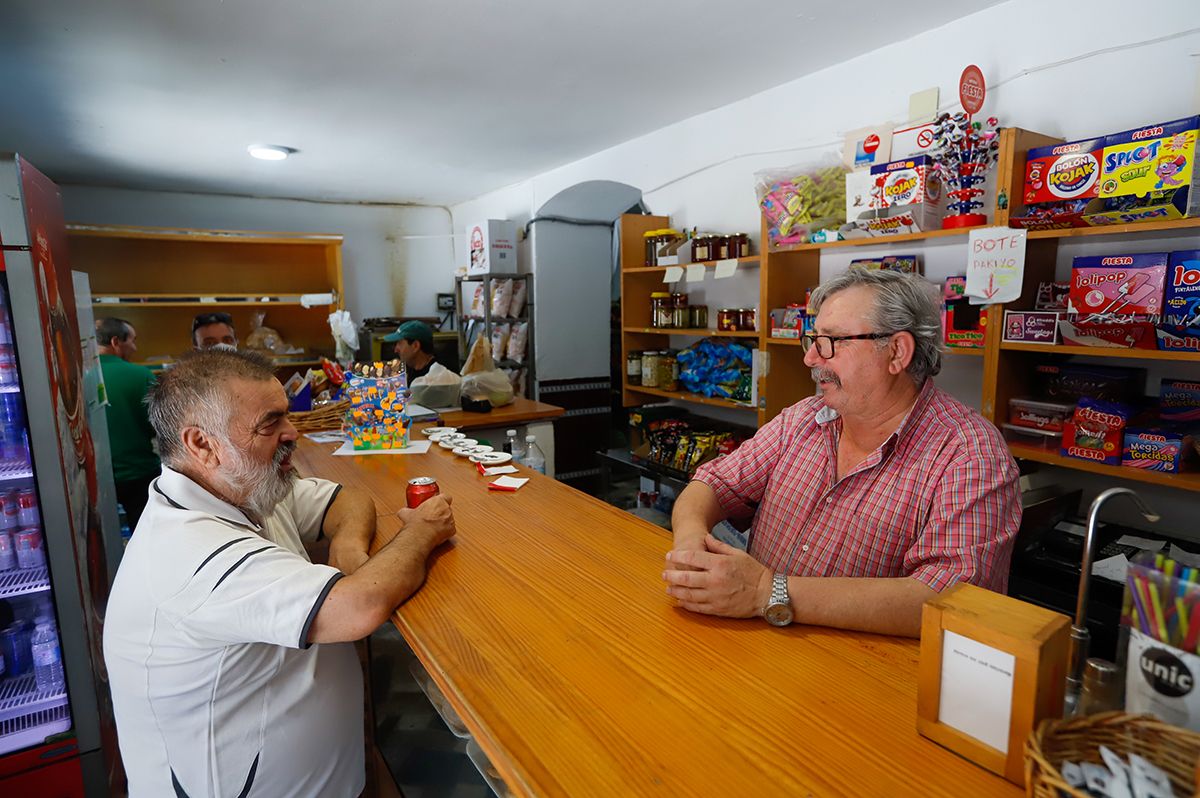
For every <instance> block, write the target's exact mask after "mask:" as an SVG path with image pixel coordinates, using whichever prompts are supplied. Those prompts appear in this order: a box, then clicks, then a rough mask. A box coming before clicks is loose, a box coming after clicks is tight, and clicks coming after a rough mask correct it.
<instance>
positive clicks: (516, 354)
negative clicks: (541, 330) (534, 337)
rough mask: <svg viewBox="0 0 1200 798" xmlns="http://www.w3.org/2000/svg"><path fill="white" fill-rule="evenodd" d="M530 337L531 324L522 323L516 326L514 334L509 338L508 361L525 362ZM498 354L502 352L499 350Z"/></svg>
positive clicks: (513, 329) (514, 326)
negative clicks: (526, 347) (526, 346)
mask: <svg viewBox="0 0 1200 798" xmlns="http://www.w3.org/2000/svg"><path fill="white" fill-rule="evenodd" d="M528 337H529V322H521V323H520V324H514V325H513V327H512V332H511V333H510V334H509V336H508V349H507V350H506V351H507V353H508V359H509V360H514V361H516V362H517V363H524V362H525V345H526V343H527V339H528ZM496 351H497V352H499V351H501V350H499V349H497V350H496Z"/></svg>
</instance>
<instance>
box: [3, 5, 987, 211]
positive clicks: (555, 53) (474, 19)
mask: <svg viewBox="0 0 1200 798" xmlns="http://www.w3.org/2000/svg"><path fill="white" fill-rule="evenodd" d="M998 2H999V0H926V2H923V3H920V4H909V5H906V6H904V8H903V10H901V9H900V8H899V7H898V6H897V4H896V3H895V2H893V1H892V0H857V1H856V2H845V1H843V2H832V1H831V0H826V1H825V2H820V3H817V2H792V3H788V2H779V0H725V1H724V2H722V0H641V1H640V2H637V1H635V0H596V1H594V2H584V0H508V2H499V1H498V0H336V2H331V1H329V0H325V2H317V0H304V1H300V0H290V2H289V0H2V2H0V150H6V149H7V150H18V151H20V152H22V153H24V154H25V155H26V157H28V158H29V159H30V160H31V161H33V162H34V163H35V164H36V165H38V166H39V168H41V169H42V170H43V171H45V172H47V173H48V174H50V175H51V177H53V178H54V179H56V180H58V181H60V182H65V183H87V184H95V185H108V186H126V187H132V188H146V189H161V190H179V191H200V192H218V193H236V194H249V195H256V196H274V197H302V198H307V199H326V200H356V201H375V202H412V203H422V204H435V205H449V204H453V203H456V202H460V201H463V200H466V199H470V198H472V197H475V196H478V195H480V194H484V193H486V192H488V191H491V190H493V189H496V188H500V187H502V186H505V185H508V184H510V183H514V182H517V181H519V180H522V179H525V178H527V177H531V176H533V175H535V174H538V173H540V172H543V171H546V170H547V169H551V168H553V167H555V166H559V165H561V164H564V163H569V162H571V161H574V160H576V159H579V158H581V157H584V156H586V155H589V154H591V153H594V152H597V151H599V150H602V149H605V148H607V147H610V146H613V145H615V144H618V143H620V142H622V141H626V140H628V139H631V138H634V137H636V136H639V135H641V134H644V133H647V132H650V131H652V130H655V129H657V128H660V127H662V126H664V125H667V124H670V123H672V122H675V121H678V120H680V119H684V118H687V117H689V116H693V115H695V114H698V113H701V112H703V111H706V110H709V109H712V108H716V107H719V106H721V105H725V104H727V103H729V102H732V101H734V100H737V99H740V98H742V97H746V96H748V95H751V94H754V93H756V92H758V91H762V90H764V89H767V88H770V87H772V86H777V85H779V84H781V83H785V82H787V81H789V80H792V79H795V78H798V77H800V76H802V75H805V74H808V73H810V72H813V71H815V70H818V69H820V68H822V67H824V66H828V65H830V64H834V63H838V62H841V61H845V60H847V59H849V58H852V57H853V56H855V55H858V54H860V53H864V52H868V51H870V50H872V49H875V48H877V47H879V46H881V45H884V44H888V43H890V42H893V41H897V40H901V39H903V38H905V37H907V36H910V35H912V34H914V33H916V32H919V31H922V30H926V29H928V28H930V27H936V26H938V25H941V24H944V23H945V22H948V21H950V20H952V19H955V18H958V17H962V16H965V15H967V14H970V13H974V12H975V11H978V10H980V9H982V8H985V7H987V6H992V5H997V4H998ZM884 20H886V24H882V23H883V22H884ZM853 88H854V87H852V86H847V87H843V89H845V90H847V91H853ZM913 88H914V89H915V88H920V87H913ZM256 142H264V143H271V144H282V145H286V146H290V147H295V148H297V149H298V150H300V152H299V154H297V155H295V156H293V157H292V158H290V159H288V160H287V161H284V162H281V163H266V162H261V161H255V160H253V159H251V158H250V157H249V156H248V155H247V154H246V147H247V145H249V144H252V143H256Z"/></svg>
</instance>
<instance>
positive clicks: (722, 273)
mask: <svg viewBox="0 0 1200 798" xmlns="http://www.w3.org/2000/svg"><path fill="white" fill-rule="evenodd" d="M737 267H738V262H737V259H736V258H727V259H726V260H719V261H717V266H716V268H715V269H713V279H714V280H724V279H725V278H726V277H732V276H733V273H734V272H736V271H737Z"/></svg>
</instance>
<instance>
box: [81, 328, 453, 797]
mask: <svg viewBox="0 0 1200 798" xmlns="http://www.w3.org/2000/svg"><path fill="white" fill-rule="evenodd" d="M287 406H288V404H287V397H286V396H285V395H284V392H283V386H282V385H280V384H279V381H278V380H277V379H275V372H274V368H273V366H272V365H271V362H270V361H269V360H268V359H267V358H265V357H263V356H262V355H260V354H258V353H255V352H236V351H225V350H220V349H208V350H203V351H199V352H190V353H188V354H186V355H183V356H182V357H181V358H180V359H179V360H178V361H177V362H176V363H175V365H174V367H173V368H171V369H169V370H168V371H166V372H164V373H163V374H162V376H161V377H160V378H159V380H158V382H157V383H155V385H154V387H153V389H152V390H151V392H150V400H149V408H150V420H151V423H152V424H153V425H154V429H155V431H156V432H157V433H158V441H159V446H160V449H161V452H162V459H163V469H162V475H161V476H159V477H158V479H156V480H154V482H153V484H152V485H151V497H150V502H149V504H148V505H147V507H146V511H145V513H143V515H142V521H144V522H145V523H144V524H141V525H139V527H138V529H137V532H136V533H135V534H134V536H133V538H132V540H130V542H129V546H128V547H127V548H126V549H125V554H124V557H123V558H122V560H121V565H120V568H119V569H118V571H117V578H116V580H115V581H114V583H113V588H112V595H111V597H110V598H109V601H108V610H107V616H106V617H105V622H104V662H105V664H106V666H107V668H108V675H109V680H110V684H111V689H112V698H113V706H114V710H115V714H116V721H117V736H118V740H119V744H120V750H121V754H122V758H123V759H124V762H125V769H126V771H127V773H128V775H129V795H130V796H131V798H140V796H156V797H157V796H164V795H177V796H178V795H192V796H202V795H214V796H216V795H219V796H231V795H264V796H265V795H292V796H311V797H312V798H318V796H319V797H320V798H331V797H332V796H345V798H354V796H358V795H359V794H360V793H361V791H362V789H363V784H364V781H365V777H366V769H365V763H364V757H363V754H364V744H363V743H364V740H363V687H362V673H361V670H360V668H359V662H358V657H357V656H356V655H355V652H354V648H353V646H351V645H349V643H350V642H351V641H354V640H359V639H361V638H363V637H365V636H366V635H368V634H370V633H371V632H373V631H374V630H375V629H376V628H377V627H379V625H380V624H382V623H384V622H385V621H386V620H387V618H388V617H389V616H390V615H391V614H392V612H393V611H394V610H395V608H396V606H397V605H399V604H400V602H402V601H404V600H405V599H406V598H408V597H409V596H410V595H412V594H413V593H414V592H416V591H417V590H418V589H419V588H420V586H421V584H422V583H423V582H424V579H425V574H426V568H427V561H428V558H429V555H430V553H431V552H432V551H433V550H434V549H435V548H436V547H438V546H440V545H441V544H442V543H444V542H445V541H447V540H449V538H450V537H451V536H453V534H454V530H455V526H454V516H453V514H452V512H451V509H450V501H449V499H448V498H447V497H446V496H441V495H439V496H434V497H432V498H430V499H428V500H427V501H425V502H424V503H422V504H421V505H420V506H419V507H418V508H416V509H415V510H409V509H404V510H401V511H400V513H399V515H400V519H401V521H402V522H403V528H402V529H400V530H399V532H398V533H397V534H395V535H393V536H392V537H391V539H390V540H381V541H380V542H381V543H382V546H381V547H380V548H379V549H378V550H377V551H376V553H375V554H374V556H371V555H370V554H369V552H368V549H369V546H370V545H371V542H372V539H373V538H374V537H375V532H376V508H375V502H374V500H373V499H372V498H371V497H370V495H369V494H367V493H366V492H365V491H363V490H359V489H357V488H353V487H349V486H346V487H343V486H341V485H338V484H337V483H334V482H329V481H327V480H323V479H315V478H305V479H302V478H300V477H298V475H297V474H296V470H295V468H294V467H293V465H292V455H293V453H294V452H295V450H296V441H297V438H298V437H299V433H297V431H296V428H295V427H294V426H292V424H291V422H290V421H289V420H288V413H287ZM322 538H328V539H329V564H328V565H324V564H314V563H313V562H312V561H311V560H310V559H309V557H308V555H307V554H306V552H305V544H306V543H313V542H316V541H319V540H321V539H322Z"/></svg>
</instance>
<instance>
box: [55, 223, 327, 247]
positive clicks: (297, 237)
mask: <svg viewBox="0 0 1200 798" xmlns="http://www.w3.org/2000/svg"><path fill="white" fill-rule="evenodd" d="M67 234H68V235H71V236H82V237H88V238H121V239H140V240H150V241H180V242H204V243H211V242H225V243H229V244H316V245H319V246H328V245H330V244H340V243H341V242H342V240H343V238H342V236H341V235H338V234H336V233H286V232H246V231H242V230H192V229H188V228H181V227H118V226H110V225H97V224H69V225H67Z"/></svg>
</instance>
